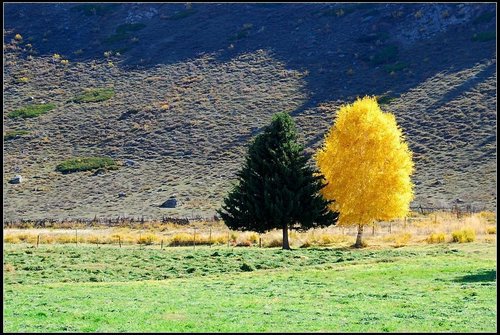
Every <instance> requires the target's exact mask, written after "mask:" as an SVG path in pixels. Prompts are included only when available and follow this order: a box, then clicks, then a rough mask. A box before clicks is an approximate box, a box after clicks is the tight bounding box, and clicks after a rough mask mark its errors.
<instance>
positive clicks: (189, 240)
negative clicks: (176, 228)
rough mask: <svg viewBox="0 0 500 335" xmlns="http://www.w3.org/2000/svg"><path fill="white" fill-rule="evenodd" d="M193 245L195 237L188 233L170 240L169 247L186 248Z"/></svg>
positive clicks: (180, 234) (174, 236) (176, 235)
mask: <svg viewBox="0 0 500 335" xmlns="http://www.w3.org/2000/svg"><path fill="white" fill-rule="evenodd" d="M192 244H193V235H191V234H187V233H178V234H175V235H173V236H172V237H171V238H170V243H169V245H171V246H184V245H192Z"/></svg>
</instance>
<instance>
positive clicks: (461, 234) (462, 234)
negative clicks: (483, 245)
mask: <svg viewBox="0 0 500 335" xmlns="http://www.w3.org/2000/svg"><path fill="white" fill-rule="evenodd" d="M451 237H452V239H453V242H458V243H467V242H474V240H475V239H476V232H475V231H474V230H472V229H462V230H455V231H454V232H452V233H451Z"/></svg>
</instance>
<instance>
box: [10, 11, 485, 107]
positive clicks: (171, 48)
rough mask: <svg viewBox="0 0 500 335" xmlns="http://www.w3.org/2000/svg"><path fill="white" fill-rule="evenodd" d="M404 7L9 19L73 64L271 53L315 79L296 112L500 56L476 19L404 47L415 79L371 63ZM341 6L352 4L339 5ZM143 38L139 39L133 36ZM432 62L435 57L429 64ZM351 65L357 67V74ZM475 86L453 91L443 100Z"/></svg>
mask: <svg viewBox="0 0 500 335" xmlns="http://www.w3.org/2000/svg"><path fill="white" fill-rule="evenodd" d="M339 6H340V7H339ZM400 7H401V6H400V5H398V4H378V5H377V4H370V5H369V4H354V5H352V4H335V5H334V4H327V3H326V4H321V3H319V4H235V3H233V4H228V3H226V4H196V3H195V4H193V5H192V7H189V9H188V8H187V7H185V5H184V4H181V3H178V4H119V5H116V6H108V5H90V4H87V5H75V4H39V5H36V6H34V5H32V4H9V5H8V6H6V14H5V21H6V24H5V26H6V28H9V29H13V30H14V31H15V32H17V31H19V32H22V33H23V35H25V37H26V38H27V39H28V38H34V41H33V42H32V43H33V45H34V47H35V49H37V50H39V51H40V55H52V54H54V53H61V54H63V55H65V57H69V58H70V60H71V61H73V57H74V59H75V60H78V61H88V60H91V59H96V58H97V59H103V52H105V51H107V50H114V51H116V50H122V52H121V53H122V56H121V57H122V61H123V63H122V64H121V65H123V66H124V67H140V68H145V69H147V68H150V67H155V66H157V65H170V64H175V63H179V62H183V61H185V60H187V59H193V58H198V57H200V56H201V55H203V54H217V56H216V58H217V60H218V61H222V62H225V61H228V60H231V59H233V58H235V57H237V56H238V55H239V54H242V53H252V52H255V51H256V50H259V49H264V50H269V51H272V53H273V57H274V58H276V59H277V60H279V61H281V62H283V63H284V64H286V67H287V68H290V69H296V70H300V71H308V72H309V75H308V76H306V77H305V80H306V83H307V87H306V89H307V91H308V92H309V93H310V94H309V101H308V102H306V103H305V104H304V105H303V106H301V107H300V108H299V109H297V110H295V111H294V112H292V113H291V114H292V116H296V115H300V114H301V113H302V112H303V111H304V110H306V109H308V108H311V107H314V106H317V105H318V104H319V103H321V102H324V101H329V100H337V99H343V100H352V99H354V98H355V97H356V96H358V95H364V94H368V95H382V94H384V93H385V92H391V94H393V95H399V94H401V93H403V92H405V91H406V90H408V89H410V88H412V87H416V86H418V83H419V82H422V81H425V80H426V79H427V78H431V77H433V76H434V75H435V74H436V73H438V72H441V71H443V70H448V69H449V68H450V67H453V70H454V71H459V70H460V69H464V68H467V67H470V66H471V65H472V64H475V63H477V62H479V61H481V60H483V59H485V58H488V57H490V58H491V57H493V58H494V57H495V50H494V49H495V46H494V45H493V43H489V44H484V43H482V42H472V41H471V40H470V37H469V35H471V36H472V33H473V31H472V30H471V27H472V25H470V24H462V25H461V26H459V27H458V28H456V30H453V31H449V32H445V33H443V34H437V35H435V36H433V37H432V39H427V40H426V39H422V40H421V41H419V42H418V43H414V44H413V45H412V46H411V47H410V48H409V49H407V48H403V47H402V46H400V56H401V57H400V58H397V59H396V60H397V62H401V63H402V64H407V65H408V66H409V67H410V68H409V70H411V71H412V72H413V73H415V76H405V75H402V73H399V74H397V75H395V76H390V75H389V74H388V72H387V70H385V66H387V65H391V64H390V62H389V63H387V64H372V63H371V62H370V61H367V59H368V58H369V56H370V55H371V56H373V54H374V52H375V51H376V50H378V49H381V48H382V47H383V45H382V46H377V48H375V47H374V45H373V43H372V44H369V43H366V42H360V41H359V40H360V39H361V40H362V39H363V38H365V40H366V38H367V36H371V35H370V34H372V35H373V32H376V33H377V34H384V33H387V34H388V35H389V38H393V39H394V40H391V42H387V43H389V44H399V43H398V41H397V38H396V36H395V34H394V33H388V32H394V31H397V28H398V27H399V26H398V24H401V22H400V21H398V20H397V19H394V18H391V15H388V14H387V13H391V11H393V10H400V9H401V8H403V9H404V10H405V11H407V12H408V13H407V14H408V15H409V17H410V19H411V17H412V16H411V15H413V14H412V13H413V10H416V7H415V6H413V7H412V6H410V5H408V6H407V7H401V8H400ZM339 8H344V9H345V11H344V12H343V13H340V12H337V11H338V10H339ZM491 8H492V9H493V11H494V8H493V7H491ZM485 9H486V7H485ZM489 10H491V9H489ZM35 13H36V15H35ZM148 15H150V16H148ZM146 17H147V18H148V19H146ZM130 20H132V21H134V20H135V21H137V22H141V23H143V24H144V27H136V28H134V27H133V25H131V24H130V23H128V26H127V24H125V22H128V21H130ZM135 21H134V22H135ZM364 21H366V23H363V22H364ZM493 21H494V20H492V22H493ZM120 27H121V29H122V31H121V32H120V30H119V29H118V28H120ZM473 28H474V29H475V28H476V27H473ZM124 29H125V30H124ZM126 29H130V30H126ZM134 29H137V30H134ZM453 29H455V28H453ZM482 29H483V28H482ZM484 29H485V28H484ZM367 34H368V35H367ZM392 35H394V36H392ZM133 37H136V40H135V42H131V41H132V40H133ZM9 38H11V37H9ZM443 41H450V42H446V43H443ZM372 42H373V41H372ZM372 48H375V51H373V50H372ZM403 49H406V50H403ZM78 50H84V52H83V54H81V55H80V56H76V55H75V52H77V51H78ZM466 53H467V54H468V55H467V56H466V55H465V54H466ZM355 55H356V56H355ZM398 57H399V56H398ZM423 59H430V61H429V62H427V63H425V62H424V61H422V60H423ZM350 68H351V69H352V71H353V72H352V73H351V74H350V75H348V74H347V71H348V69H350ZM493 68H494V66H492V67H491V68H489V69H488V71H489V72H491V71H492V69H493ZM478 80H480V78H479V79H478ZM474 83H475V81H471V82H470V84H468V85H473V84H474ZM467 87H468V86H467V85H466V86H464V87H461V88H457V89H456V92H455V91H453V92H450V93H449V95H447V96H446V97H444V98H443V102H444V101H446V100H447V99H450V98H453V97H454V94H459V93H460V92H461V91H462V90H465V89H467Z"/></svg>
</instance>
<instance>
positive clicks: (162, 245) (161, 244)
mask: <svg viewBox="0 0 500 335" xmlns="http://www.w3.org/2000/svg"><path fill="white" fill-rule="evenodd" d="M160 248H161V250H163V239H162V240H161V247H160Z"/></svg>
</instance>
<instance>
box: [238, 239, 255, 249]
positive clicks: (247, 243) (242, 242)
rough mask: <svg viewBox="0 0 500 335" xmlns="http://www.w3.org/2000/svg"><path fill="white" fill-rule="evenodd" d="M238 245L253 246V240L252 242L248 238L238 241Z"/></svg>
mask: <svg viewBox="0 0 500 335" xmlns="http://www.w3.org/2000/svg"><path fill="white" fill-rule="evenodd" d="M236 246H237V247H251V246H252V242H250V241H248V240H245V241H239V242H238V243H236Z"/></svg>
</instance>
